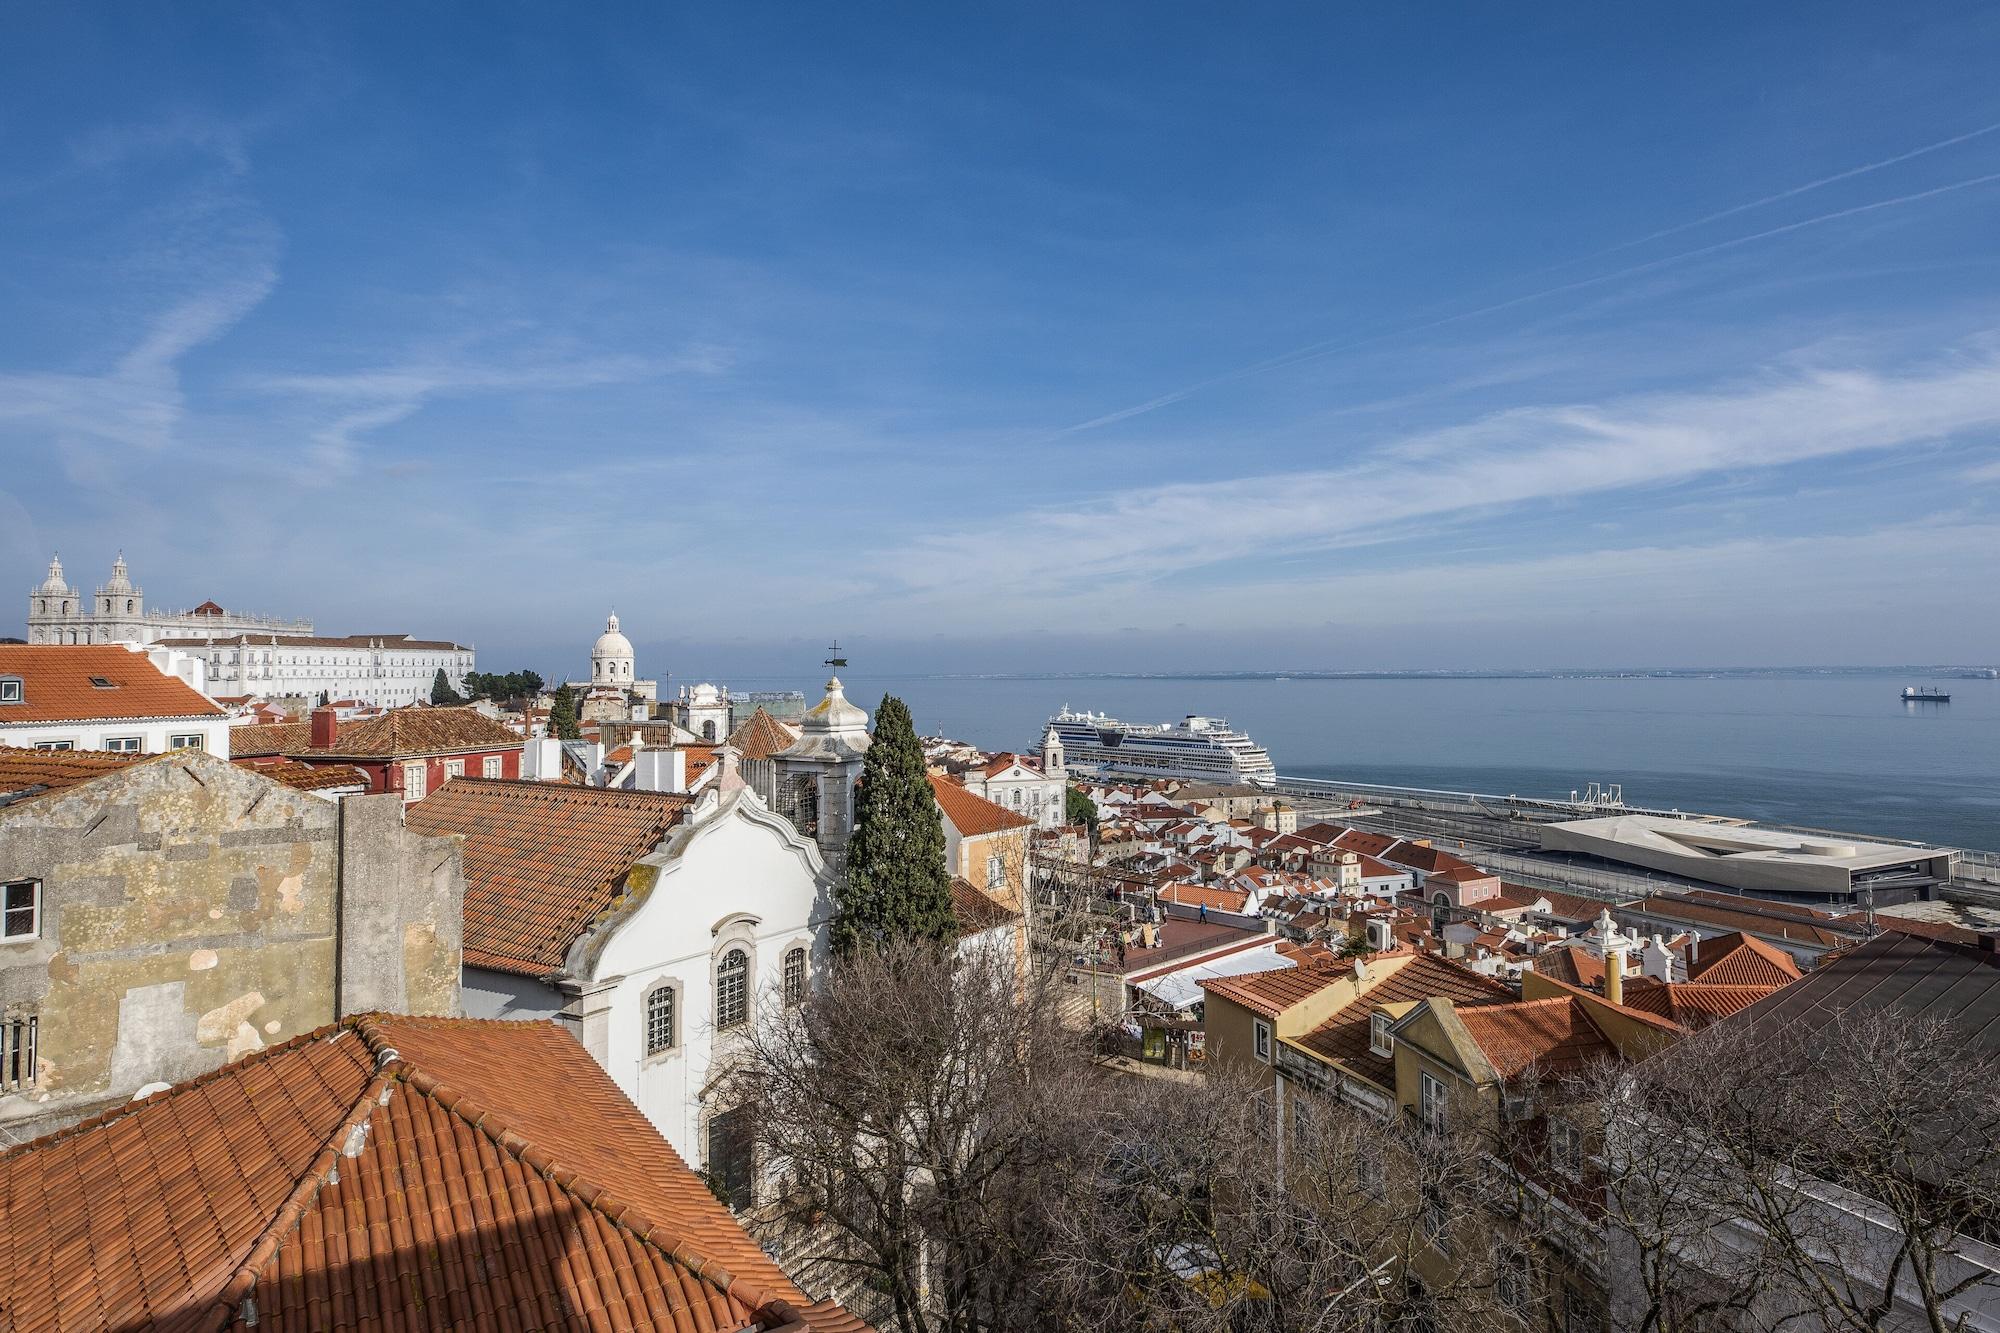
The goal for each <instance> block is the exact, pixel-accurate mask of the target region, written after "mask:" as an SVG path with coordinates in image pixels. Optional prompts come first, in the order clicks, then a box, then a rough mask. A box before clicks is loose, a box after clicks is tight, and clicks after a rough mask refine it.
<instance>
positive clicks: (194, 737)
mask: <svg viewBox="0 0 2000 1333" xmlns="http://www.w3.org/2000/svg"><path fill="white" fill-rule="evenodd" d="M167 748H168V749H169V750H206V749H207V748H208V737H206V736H204V735H202V734H201V733H200V732H198V731H183V732H179V733H176V734H175V735H172V736H169V737H167Z"/></svg>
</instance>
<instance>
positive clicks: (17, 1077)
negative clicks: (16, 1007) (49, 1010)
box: [0, 1013, 41, 1095]
mask: <svg viewBox="0 0 2000 1333" xmlns="http://www.w3.org/2000/svg"><path fill="white" fill-rule="evenodd" d="M40 1042H41V1016H40V1015H39V1014H33V1013H8V1014H0V1095H4V1094H6V1093H10V1092H26V1091H27V1090H28V1089H30V1088H32V1087H34V1086H35V1085H36V1084H37V1083H39V1082H40V1081H41V1080H40V1079H39V1078H38V1077H37V1074H38V1073H39V1070H38V1068H37V1065H38V1062H39V1055H38V1052H37V1050H36V1048H37V1047H38V1046H39V1045H40Z"/></svg>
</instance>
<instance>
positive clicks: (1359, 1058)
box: [1299, 953, 1514, 1088]
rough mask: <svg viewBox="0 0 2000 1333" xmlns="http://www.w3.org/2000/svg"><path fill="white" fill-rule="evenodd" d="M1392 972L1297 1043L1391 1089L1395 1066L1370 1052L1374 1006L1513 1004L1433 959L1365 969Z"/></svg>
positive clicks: (1465, 972) (1498, 987) (1422, 956)
mask: <svg viewBox="0 0 2000 1333" xmlns="http://www.w3.org/2000/svg"><path fill="white" fill-rule="evenodd" d="M1390 963H1394V964H1395V966H1394V969H1393V970H1392V971H1390V972H1389V973H1388V975H1387V976H1384V977H1381V978H1380V979H1379V980H1377V981H1376V982H1375V983H1374V984H1373V985H1371V986H1369V987H1368V989H1367V990H1365V991H1363V992H1362V993H1361V995H1360V996H1359V997H1358V998H1357V999H1356V1000H1355V1001H1354V1003H1352V1004H1350V1005H1348V1006H1347V1007H1346V1008H1344V1009H1342V1010H1340V1011H1339V1012H1338V1013H1336V1014H1334V1016H1333V1017H1331V1018H1329V1019H1327V1021H1326V1022H1324V1023H1322V1024H1320V1025H1319V1026H1318V1027H1316V1028H1314V1029H1313V1030H1312V1031H1310V1032H1308V1033H1306V1034H1304V1035H1303V1036H1301V1037H1300V1038H1299V1045H1301V1046H1303V1047H1305V1048H1306V1049H1307V1050H1309V1051H1311V1052H1313V1053H1314V1054H1315V1055H1318V1056H1321V1057H1322V1058H1324V1059H1327V1060H1337V1061H1340V1062H1341V1063H1343V1064H1345V1065H1347V1066H1348V1067H1350V1068H1351V1069H1353V1070H1354V1072H1356V1073H1357V1074H1359V1075H1361V1076H1362V1077H1363V1078H1365V1079H1367V1080H1369V1081H1370V1082H1371V1083H1375V1084H1377V1085H1378V1086H1381V1087H1385V1088H1388V1087H1394V1086H1395V1082H1396V1061H1395V1058H1394V1057H1393V1056H1390V1057H1383V1056H1380V1055H1376V1054H1374V1053H1373V1052H1372V1051H1370V1050H1369V1049H1368V1042H1369V1036H1370V1033H1369V1029H1370V1028H1371V1026H1372V1025H1373V1018H1374V1013H1375V1010H1376V1008H1377V1006H1380V1005H1384V1004H1399V1003H1402V1002H1404V1001H1409V1000H1431V999H1438V998H1443V999H1447V1000H1450V1001H1452V1003H1453V1004H1455V1005H1457V1006H1459V1007H1460V1008H1461V1009H1463V1008H1465V1007H1466V1006H1468V1005H1474V1004H1494V1003H1499V1002H1501V1001H1506V1000H1511V999H1512V998H1513V995H1514V992H1513V991H1512V990H1510V989H1509V988H1508V987H1507V986H1505V985H1504V984H1502V983H1501V982H1498V981H1495V980H1493V979H1492V978H1491V977H1482V976H1480V975H1479V974H1478V973H1477V972H1474V971H1472V970H1471V969H1470V968H1466V967H1461V966H1459V965H1458V964H1457V963H1454V962H1451V961H1450V960H1448V959H1444V958H1439V957H1438V956H1437V955H1436V954H1428V953H1413V954H1405V955H1403V956H1402V958H1401V960H1400V961H1398V960H1395V959H1389V958H1383V959H1379V960H1377V961H1375V962H1372V963H1370V964H1369V965H1368V967H1369V972H1370V974H1371V975H1372V974H1374V972H1375V970H1376V969H1377V968H1379V967H1382V966H1384V965H1385V964H1390Z"/></svg>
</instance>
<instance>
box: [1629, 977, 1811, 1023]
mask: <svg viewBox="0 0 2000 1333" xmlns="http://www.w3.org/2000/svg"><path fill="white" fill-rule="evenodd" d="M1776 989H1778V988H1777V987H1775V986H1718V985H1711V984H1710V983H1708V982H1704V981H1675V982H1662V981H1653V980H1650V979H1647V978H1640V977H1634V978H1633V979H1632V980H1630V981H1627V982H1626V983H1625V1007H1626V1008H1627V1009H1637V1010H1638V1011H1639V1012H1641V1013H1645V1014H1653V1015H1655V1016H1656V1017H1659V1018H1664V1019H1666V1020H1667V1021H1668V1022H1670V1023H1672V1024H1673V1025H1674V1026H1676V1027H1679V1028H1682V1029H1685V1030H1686V1031H1689V1032H1698V1031H1700V1030H1701V1029H1702V1028H1705V1027H1707V1026H1708V1025H1709V1024H1710V1023H1713V1022H1715V1021H1716V1020H1717V1019H1718V1018H1727V1017H1729V1016H1730V1015H1731V1014H1733V1013H1736V1012H1738V1011H1739V1010H1743V1009H1748V1008H1749V1007H1750V1006H1751V1005H1753V1004H1755V1003H1757V1001H1759V1000H1761V999H1763V998H1764V997H1765V996H1767V995H1769V994H1771V993H1772V992H1773V991H1775V990H1776Z"/></svg>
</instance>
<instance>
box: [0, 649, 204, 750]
mask: <svg viewBox="0 0 2000 1333" xmlns="http://www.w3.org/2000/svg"><path fill="white" fill-rule="evenodd" d="M98 682H103V683H102V684H100V683H98ZM201 691H202V669H201V664H200V662H198V661H196V660H194V659H191V658H189V657H188V656H187V655H186V654H183V653H179V652H174V651H172V650H169V649H162V648H139V647H137V646H135V645H131V644H97V645H90V646H88V647H84V646H82V645H79V646H78V649H77V650H76V651H69V650H67V648H66V647H63V648H58V647H57V646H55V645H40V646H34V647H26V648H23V647H19V646H0V745H11V746H18V747H20V748H23V749H31V750H105V751H109V752H111V753H114V754H164V753H166V752H167V751H169V750H205V751H207V752H208V753H209V754H213V755H220V756H221V757H223V758H224V759H227V758H228V757H229V724H230V717H229V714H228V713H226V712H224V711H223V709H222V708H221V707H220V706H219V705H217V704H216V703H215V701H214V700H212V699H210V698H208V697H207V696H206V695H204V694H203V693H202V692H201ZM52 701H53V703H52Z"/></svg>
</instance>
